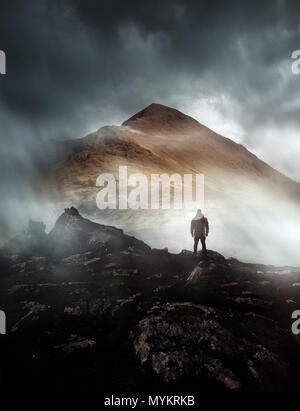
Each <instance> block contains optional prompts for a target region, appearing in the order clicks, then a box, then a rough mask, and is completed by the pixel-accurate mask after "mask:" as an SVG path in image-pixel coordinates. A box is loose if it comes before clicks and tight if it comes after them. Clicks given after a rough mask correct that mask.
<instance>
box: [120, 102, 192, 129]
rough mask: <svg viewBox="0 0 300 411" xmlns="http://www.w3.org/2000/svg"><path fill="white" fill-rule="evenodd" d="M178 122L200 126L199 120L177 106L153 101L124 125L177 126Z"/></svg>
mask: <svg viewBox="0 0 300 411" xmlns="http://www.w3.org/2000/svg"><path fill="white" fill-rule="evenodd" d="M178 124H180V125H181V126H187V125H188V126H191V125H193V126H195V125H198V126H199V123H198V121H196V120H195V119H193V118H192V117H190V116H187V115H186V114H183V113H182V112H180V111H178V110H176V109H175V108H171V107H168V106H164V105H163V104H158V103H152V104H150V105H149V106H147V107H145V108H144V109H143V110H141V111H139V112H138V113H136V114H134V115H133V116H132V117H130V118H129V119H128V120H126V121H125V122H124V123H123V124H122V126H130V127H132V128H138V129H142V128H147V129H148V128H155V127H161V126H163V127H168V126H174V127H176V126H178Z"/></svg>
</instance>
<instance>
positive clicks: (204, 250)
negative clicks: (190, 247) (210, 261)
mask: <svg viewBox="0 0 300 411" xmlns="http://www.w3.org/2000/svg"><path fill="white" fill-rule="evenodd" d="M201 244H202V251H203V254H206V242H205V237H201Z"/></svg>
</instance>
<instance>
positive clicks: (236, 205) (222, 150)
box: [36, 104, 300, 264]
mask: <svg viewBox="0 0 300 411" xmlns="http://www.w3.org/2000/svg"><path fill="white" fill-rule="evenodd" d="M120 166H126V167H127V168H128V176H130V175H132V174H134V173H143V174H144V175H146V176H147V177H148V181H150V177H151V175H152V174H159V175H161V174H168V175H172V174H174V173H178V174H179V175H180V176H182V178H183V176H184V174H203V175H204V179H205V210H204V211H205V214H206V216H207V217H208V219H209V222H210V226H211V232H210V235H209V237H208V246H209V247H210V248H213V249H218V250H219V251H221V252H223V253H225V255H228V256H235V257H238V258H243V259H246V260H251V261H262V262H272V263H277V264H285V263H286V264H299V263H300V261H299V258H298V255H297V251H296V250H297V248H298V245H300V236H299V234H298V232H297V229H296V227H297V226H298V224H299V222H300V216H299V212H298V203H299V196H300V186H299V184H298V183H295V182H293V181H292V180H290V179H289V178H287V177H286V176H284V175H282V174H280V173H279V172H277V171H276V170H274V169H273V168H271V167H270V166H268V165H267V164H265V163H264V162H262V161H261V160H259V159H258V158H257V157H256V156H254V155H253V154H252V153H250V152H249V151H248V150H246V149H245V148H244V147H243V146H241V145H238V144H236V143H234V142H233V141H231V140H230V139H227V138H225V137H222V136H220V135H218V134H216V133H214V132H213V131H212V130H210V129H208V128H207V127H205V126H203V125H201V124H200V123H198V122H197V121H196V120H194V119H192V118H191V117H188V116H186V115H184V114H183V113H180V112H179V111H177V110H174V109H171V108H169V107H166V106H162V105H159V104H152V105H150V106H149V107H147V108H145V109H144V110H142V111H141V112H139V113H137V114H136V115H134V116H133V117H131V118H130V119H129V120H127V121H125V122H124V123H123V124H122V126H111V127H103V128H101V129H99V130H98V131H97V132H95V133H92V134H90V135H88V136H86V137H85V138H82V139H79V140H70V141H66V142H63V143H59V144H58V145H57V147H56V155H55V156H54V157H51V159H50V160H49V162H48V164H47V167H45V170H44V171H43V173H42V180H41V181H43V186H44V188H45V183H44V181H47V182H48V184H49V187H50V189H49V190H48V188H47V189H46V190H47V191H45V192H46V193H47V199H48V200H49V201H51V203H52V204H53V203H54V204H61V203H64V204H70V203H74V204H75V205H77V206H78V207H79V208H80V210H81V211H82V212H84V213H85V214H86V215H88V216H91V217H93V218H95V219H96V220H97V221H99V222H102V223H106V224H110V225H114V226H117V227H120V228H123V229H124V230H125V231H127V232H129V233H132V234H134V235H136V236H137V237H138V238H140V239H142V240H144V241H147V242H148V243H149V244H150V245H151V246H153V247H169V249H170V250H171V251H174V252H177V251H180V250H181V249H183V248H187V249H191V247H192V238H191V236H190V233H189V225H190V220H191V219H192V218H193V217H194V214H195V210H196V208H198V207H197V204H194V208H193V209H189V210H187V209H182V210H174V209H171V210H161V209H160V210H99V209H98V208H97V205H96V198H97V194H98V193H99V190H100V189H99V188H97V187H96V180H97V177H98V176H99V175H100V174H104V173H108V174H112V175H114V176H115V177H116V180H117V182H118V178H119V177H118V172H119V167H120ZM36 185H37V188H38V190H39V183H36ZM194 186H195V184H194V185H193V188H194V189H195V187H194ZM47 187H48V186H47ZM194 191H195V190H194ZM45 192H44V193H45ZM172 193H173V191H172Z"/></svg>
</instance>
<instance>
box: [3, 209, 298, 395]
mask: <svg viewBox="0 0 300 411" xmlns="http://www.w3.org/2000/svg"><path fill="white" fill-rule="evenodd" d="M0 266H1V279H0V287H1V291H0V304H1V306H0V308H1V309H2V310H4V311H5V312H6V316H7V327H8V330H7V331H8V332H7V335H5V336H3V335H2V336H0V355H1V357H2V358H1V362H0V368H1V369H2V372H1V373H0V375H5V379H4V378H3V380H2V381H1V379H0V381H1V384H2V386H3V387H4V388H5V387H8V386H11V385H13V387H14V389H15V390H16V389H17V388H18V387H21V388H28V389H29V390H30V389H32V387H33V386H34V387H35V389H36V390H37V389H40V390H42V389H43V388H45V387H51V390H52V392H53V391H60V390H61V391H64V392H66V391H69V390H70V391H74V390H76V391H77V392H79V391H81V392H97V393H101V392H103V393H106V394H107V393H112V392H113V393H117V392H120V393H122V395H124V394H126V393H128V394H131V393H143V392H145V393H150V392H156V393H159V392H162V393H165V394H166V393H167V392H183V393H184V392H188V393H192V392H193V391H195V392H198V393H199V392H200V393H207V392H210V391H212V390H213V391H214V392H215V391H216V390H219V391H226V390H229V391H230V390H231V391H253V390H287V389H290V390H292V389H296V388H297V383H298V381H299V377H300V345H299V343H300V340H299V337H297V336H294V335H293V334H292V332H291V324H292V320H291V314H292V312H293V311H294V310H297V309H300V269H297V268H290V267H280V268H278V267H273V266H264V265H255V264H245V263H242V262H240V261H238V260H235V259H225V258H224V257H223V256H222V255H220V254H218V253H216V252H213V251H209V252H208V255H207V257H206V258H204V256H202V255H201V253H198V256H197V257H193V255H192V253H191V252H189V251H186V250H183V251H182V252H181V253H180V254H178V255H174V254H170V253H169V252H168V251H167V250H154V249H151V248H150V247H148V246H147V245H146V244H145V243H143V242H142V241H139V240H137V239H135V238H133V237H130V236H127V235H125V234H124V233H123V232H122V230H118V229H116V228H114V227H108V226H104V225H100V224H96V223H93V222H91V221H89V220H87V219H85V218H83V217H82V216H81V215H80V214H79V213H78V211H77V210H76V209H75V208H71V209H66V210H65V212H64V213H63V214H62V216H61V217H59V219H58V220H57V223H56V225H55V227H54V228H53V230H52V231H51V232H50V233H49V234H48V235H47V234H45V227H44V225H43V224H42V223H34V222H30V225H29V229H28V231H27V232H26V233H23V234H22V235H21V236H19V237H17V238H15V239H13V240H12V241H11V242H10V243H9V244H8V245H7V246H6V247H4V248H3V249H2V250H1V255H0ZM0 378H1V377H0Z"/></svg>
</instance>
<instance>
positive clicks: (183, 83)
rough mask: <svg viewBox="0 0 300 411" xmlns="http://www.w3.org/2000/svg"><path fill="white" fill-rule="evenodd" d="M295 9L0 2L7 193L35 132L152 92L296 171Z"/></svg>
mask: <svg viewBox="0 0 300 411" xmlns="http://www.w3.org/2000/svg"><path fill="white" fill-rule="evenodd" d="M299 11H300V6H299V5H298V1H296V0H295V1H294V0H269V1H237V0H236V1H234V0H231V1H230V0H229V1H199V0H197V1H193V0H189V1H182V0H164V1H162V0H160V1H141V0H139V1H130V0H126V1H122V0H119V1H116V0H110V1H99V0H72V1H71V0H51V1H50V0H39V1H36V0H35V1H34V0H28V1H26V2H25V1H22V0H13V1H6V2H1V5H0V49H2V50H4V51H5V52H6V54H7V75H5V76H0V124H1V129H0V133H1V141H2V148H1V152H0V155H1V156H2V163H1V164H2V166H1V167H2V171H3V172H2V177H1V178H2V179H3V175H5V182H7V178H8V177H7V176H10V183H9V184H8V183H7V184H6V185H5V187H10V189H9V190H8V192H9V193H10V194H11V191H16V192H18V193H19V190H18V189H17V187H18V186H17V184H16V183H17V180H18V178H19V179H20V174H22V175H24V174H26V173H24V172H23V171H24V170H25V169H26V166H27V167H28V166H30V165H32V164H33V160H34V158H35V155H36V151H39V150H40V147H41V146H40V143H41V142H42V141H47V140H49V139H53V138H55V139H62V138H76V137H81V136H82V135H84V134H85V133H87V132H89V131H92V130H94V129H97V128H99V127H100V126H102V125H105V124H111V123H120V122H122V121H123V120H124V119H126V118H127V117H129V116H130V115H132V114H133V113H134V112H136V111H138V110H140V109H141V108H142V107H144V106H146V105H148V104H150V103H151V102H152V101H156V102H161V103H163V104H167V105H171V106H175V107H177V108H178V109H181V110H183V111H185V112H187V113H188V114H191V115H194V116H196V117H197V119H199V120H200V121H202V122H203V123H205V124H207V125H209V126H210V127H211V128H213V129H216V130H218V131H220V132H224V134H226V130H227V129H228V130H229V132H230V130H231V129H234V128H235V127H236V130H237V132H236V134H235V135H234V136H232V135H230V133H229V135H228V137H233V138H234V137H236V138H239V139H240V140H241V141H242V142H243V143H244V144H246V145H247V146H248V147H249V148H250V149H252V150H254V151H255V152H256V153H258V154H260V155H261V156H262V157H263V158H264V159H266V160H268V161H269V162H271V163H272V165H273V166H274V167H276V168H279V169H281V170H282V171H285V172H287V173H289V175H291V176H295V177H296V178H299V179H300V171H299V170H298V160H297V161H296V157H297V158H298V155H299V153H300V144H299V143H298V141H297V134H298V132H299V127H300V117H299V115H298V112H299V108H300V102H299V97H298V90H299V85H300V76H294V75H293V74H292V73H291V69H290V66H291V59H290V56H291V53H292V51H293V50H295V49H299V48H300V37H299V34H300V32H299V21H298V16H299ZM225 123H226V124H227V123H228V127H227V128H226V127H225V125H226V124H225ZM223 125H224V127H223ZM227 134H228V133H227ZM283 139H284V145H285V147H286V148H285V152H284V153H283V152H282V147H281V146H282V140H283ZM295 150H296V151H295ZM297 150H298V151H297ZM295 153H296V154H295ZM293 156H294V157H293ZM291 158H293V159H294V160H293V161H291V160H290V159H291ZM20 170H21V171H20ZM12 187H14V188H12ZM28 195H29V196H30V195H31V194H30V192H29V194H28ZM19 196H21V199H23V196H24V193H23V194H20V193H19ZM5 198H6V197H5V196H2V200H1V201H2V202H3V201H4V200H3V199H5ZM3 204H5V203H3Z"/></svg>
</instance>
